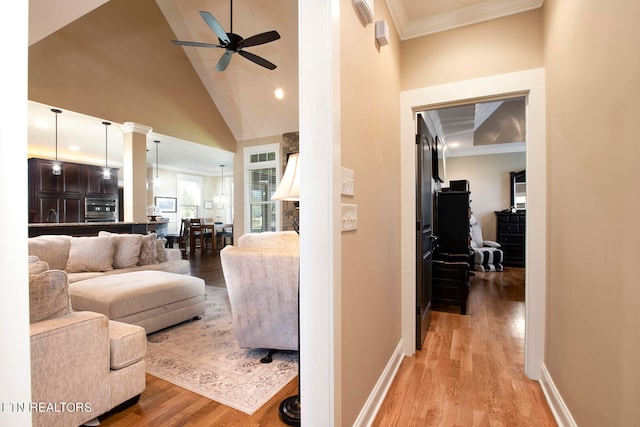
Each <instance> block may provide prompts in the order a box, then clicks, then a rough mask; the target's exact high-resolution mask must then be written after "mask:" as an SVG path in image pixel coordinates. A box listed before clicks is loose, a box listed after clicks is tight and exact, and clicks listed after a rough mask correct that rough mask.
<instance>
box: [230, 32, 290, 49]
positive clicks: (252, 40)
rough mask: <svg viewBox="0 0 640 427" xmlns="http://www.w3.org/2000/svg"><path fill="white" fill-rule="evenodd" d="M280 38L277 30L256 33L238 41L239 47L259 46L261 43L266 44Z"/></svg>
mask: <svg viewBox="0 0 640 427" xmlns="http://www.w3.org/2000/svg"><path fill="white" fill-rule="evenodd" d="M279 38H280V34H278V32H277V31H267V32H266V33H260V34H256V35H255V36H251V37H248V38H246V39H244V40H242V41H241V42H240V43H238V47H240V48H243V47H249V46H257V45H259V44H265V43H269V42H272V41H274V40H278V39H279Z"/></svg>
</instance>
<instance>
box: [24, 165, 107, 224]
mask: <svg viewBox="0 0 640 427" xmlns="http://www.w3.org/2000/svg"><path fill="white" fill-rule="evenodd" d="M28 162H29V196H28V199H29V222H30V223H41V222H60V223H63V222H64V223H76V222H84V221H85V215H84V213H85V212H84V211H85V209H84V200H85V198H86V197H87V196H89V197H117V195H118V169H115V168H112V169H111V179H109V180H105V179H104V178H103V175H102V167H99V166H92V165H82V164H78V163H67V162H63V163H62V172H61V173H60V175H54V174H53V160H48V159H35V158H32V159H29V160H28Z"/></svg>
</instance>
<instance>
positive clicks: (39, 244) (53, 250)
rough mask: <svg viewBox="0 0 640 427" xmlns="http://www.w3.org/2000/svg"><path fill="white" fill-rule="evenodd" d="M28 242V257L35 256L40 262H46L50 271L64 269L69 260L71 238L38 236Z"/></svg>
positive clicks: (65, 236)
mask: <svg viewBox="0 0 640 427" xmlns="http://www.w3.org/2000/svg"><path fill="white" fill-rule="evenodd" d="M28 241H29V255H35V256H37V257H38V258H39V259H40V261H45V262H47V263H48V264H49V268H51V269H52V270H64V269H65V267H66V266H67V260H68V258H69V248H70V246H71V236H67V235H59V236H55V235H47V236H38V237H31V238H29V239H28Z"/></svg>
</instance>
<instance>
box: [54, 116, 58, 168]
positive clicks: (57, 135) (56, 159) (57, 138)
mask: <svg viewBox="0 0 640 427" xmlns="http://www.w3.org/2000/svg"><path fill="white" fill-rule="evenodd" d="M54 113H55V111H54ZM57 161H58V113H56V162H57Z"/></svg>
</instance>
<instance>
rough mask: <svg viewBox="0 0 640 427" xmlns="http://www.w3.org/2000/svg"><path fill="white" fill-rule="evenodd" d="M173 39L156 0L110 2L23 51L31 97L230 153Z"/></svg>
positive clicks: (229, 141)
mask: <svg viewBox="0 0 640 427" xmlns="http://www.w3.org/2000/svg"><path fill="white" fill-rule="evenodd" d="M105 23H108V25H105ZM158 23H162V24H163V25H158ZM116 34H117V37H114V35H116ZM173 38H175V34H174V33H173V31H171V28H170V27H169V24H168V23H167V22H166V20H165V18H164V16H163V15H162V12H161V11H160V9H159V8H158V5H157V4H156V2H155V1H154V0H136V1H135V2H131V1H128V0H111V1H109V2H107V3H106V4H104V5H103V6H101V7H99V8H98V9H96V10H94V11H92V12H91V13H89V14H87V15H85V16H82V17H81V18H79V19H77V20H76V21H74V22H72V23H70V24H69V25H67V26H65V27H64V28H62V29H60V30H59V31H56V32H55V33H53V34H51V35H50V36H49V37H46V38H44V39H43V40H41V41H39V42H38V43H35V44H34V45H33V46H31V47H30V48H29V99H30V100H32V101H37V102H42V103H44V104H48V105H54V106H56V107H60V108H63V109H67V110H72V111H76V112H80V113H82V114H87V115H89V116H93V117H101V118H103V119H106V120H110V121H114V122H118V123H124V122H134V123H139V124H142V125H145V126H150V127H152V128H153V130H154V132H157V133H160V134H165V135H171V136H173V137H176V138H180V139H184V140H187V141H193V142H196V143H198V144H203V145H208V146H212V147H217V148H221V149H224V150H227V151H231V152H235V149H236V147H235V145H236V141H235V138H234V137H233V135H232V134H231V131H230V130H229V128H228V126H227V124H226V123H225V121H224V120H223V119H222V115H221V114H220V112H219V111H218V109H217V108H216V106H215V104H214V103H213V101H212V100H211V98H210V96H209V94H208V93H207V90H206V88H205V87H204V85H203V84H202V82H201V81H200V79H199V77H198V75H197V74H196V72H195V70H194V69H193V67H192V65H191V63H190V62H189V59H188V58H187V57H186V55H185V54H184V51H183V50H182V49H180V48H176V46H174V45H172V44H171V43H168V40H171V39H173ZM96 82H99V84H96Z"/></svg>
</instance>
